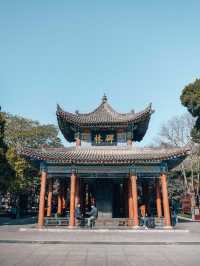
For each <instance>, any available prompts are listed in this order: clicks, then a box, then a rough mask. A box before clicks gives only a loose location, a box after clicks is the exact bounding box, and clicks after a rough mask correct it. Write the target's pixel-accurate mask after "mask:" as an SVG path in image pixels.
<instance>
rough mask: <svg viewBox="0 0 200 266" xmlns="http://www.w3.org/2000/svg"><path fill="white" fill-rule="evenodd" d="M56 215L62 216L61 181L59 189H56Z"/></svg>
mask: <svg viewBox="0 0 200 266" xmlns="http://www.w3.org/2000/svg"><path fill="white" fill-rule="evenodd" d="M57 214H58V215H61V214H62V187H61V181H59V188H58V205H57Z"/></svg>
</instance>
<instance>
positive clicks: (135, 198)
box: [130, 175, 139, 226]
mask: <svg viewBox="0 0 200 266" xmlns="http://www.w3.org/2000/svg"><path fill="white" fill-rule="evenodd" d="M130 180H131V189H132V198H133V219H134V226H138V225H139V220H138V196H137V176H135V175H131V178H130Z"/></svg>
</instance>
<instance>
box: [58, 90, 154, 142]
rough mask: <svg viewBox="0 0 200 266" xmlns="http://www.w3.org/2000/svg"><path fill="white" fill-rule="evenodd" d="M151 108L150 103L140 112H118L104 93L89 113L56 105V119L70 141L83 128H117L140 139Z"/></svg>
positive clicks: (151, 111)
mask: <svg viewBox="0 0 200 266" xmlns="http://www.w3.org/2000/svg"><path fill="white" fill-rule="evenodd" d="M153 112H154V111H153V110H152V107H151V105H149V106H148V107H147V108H146V109H144V110H143V111H141V112H138V113H135V112H133V111H132V112H129V113H118V112H116V111H115V110H114V109H113V108H112V107H111V106H110V104H109V103H108V101H107V97H106V96H105V95H104V97H103V98H102V102H101V104H100V105H99V106H98V107H97V108H96V109H95V110H94V111H93V112H90V113H85V114H82V113H79V112H76V113H70V112H66V111H64V110H63V109H62V108H61V107H60V106H59V105H58V106H57V112H56V114H57V119H58V124H59V127H60V129H61V131H62V133H63V135H64V136H65V138H66V139H67V140H68V141H70V142H72V141H74V140H75V137H74V134H75V132H77V131H81V130H83V129H85V128H86V129H101V128H104V129H105V128H116V129H117V128H118V129H125V130H129V131H131V132H132V133H133V136H132V140H134V141H140V140H141V139H142V138H143V137H144V135H145V133H146V130H147V128H148V124H149V120H150V117H151V114H152V113H153Z"/></svg>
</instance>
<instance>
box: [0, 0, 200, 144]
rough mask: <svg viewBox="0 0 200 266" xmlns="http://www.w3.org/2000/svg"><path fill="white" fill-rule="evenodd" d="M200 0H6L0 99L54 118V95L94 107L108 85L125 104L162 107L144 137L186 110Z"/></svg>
mask: <svg viewBox="0 0 200 266" xmlns="http://www.w3.org/2000/svg"><path fill="white" fill-rule="evenodd" d="M199 10H200V1H198V0H197V1H192V0H190V1H188V0H182V1H181V0H180V1H178V0H174V1H170V0H168V1H162V0H158V1H156V0H146V1H145V0H143V1H142V0H141V1H139V0H138V1H134V0H130V1H128V0H127V1H126V0H124V1H122V0H121V1H117V0H115V1H112V0H110V1H104V0H101V1H95V0H91V1H87V0H85V1H76V0H73V1H67V0H65V1H64V0H63V1H61V0H57V1H54V0H52V1H51V0H49V1H47V0H46V1H45V0H43V1H41V0H40V1H39V0H34V1H27V0H24V1H22V0H21V1H20V0H15V1H14V0H13V1H12V0H7V1H6V0H1V1H0V105H1V106H2V109H3V110H4V111H8V112H10V113H12V114H18V115H22V116H24V117H27V118H31V119H35V120H39V121H40V122H42V123H55V124H56V116H55V111H56V103H59V104H60V105H61V106H62V107H63V108H64V109H65V110H68V111H75V110H79V111H80V112H88V111H92V110H93V109H94V108H95V107H97V105H98V104H99V103H100V101H101V98H102V95H103V93H104V92H105V93H106V94H107V96H108V98H109V102H110V103H111V105H112V106H113V107H114V108H115V109H117V111H119V112H128V111H130V110H131V109H134V110H135V111H140V110H142V109H143V108H145V107H146V106H147V105H148V104H149V103H150V102H152V103H153V108H154V109H155V110H156V112H155V113H154V114H153V116H152V119H151V122H150V126H149V130H148V133H147V135H146V136H145V138H144V140H143V144H144V145H146V144H148V143H151V141H152V139H153V138H154V137H155V136H156V135H157V133H158V131H159V128H160V126H161V124H162V123H163V122H165V121H167V120H168V119H170V118H171V117H173V116H174V115H179V114H182V113H184V112H185V111H186V110H185V108H184V107H182V106H181V104H180V100H179V97H180V94H181V91H182V89H183V88H184V86H185V85H186V84H188V83H189V82H192V81H193V80H194V79H195V78H197V77H199V76H200V15H199V14H200V13H199Z"/></svg>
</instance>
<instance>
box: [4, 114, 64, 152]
mask: <svg viewBox="0 0 200 266" xmlns="http://www.w3.org/2000/svg"><path fill="white" fill-rule="evenodd" d="M5 117H6V125H5V141H6V143H7V145H8V146H9V147H11V146H12V147H13V146H14V147H17V146H26V147H31V148H39V147H41V146H43V145H46V146H49V147H61V146H62V144H61V140H60V138H59V137H58V128H57V127H56V126H54V125H52V124H48V125H41V124H40V123H39V122H38V121H33V120H30V119H26V118H23V117H20V116H13V115H11V114H5Z"/></svg>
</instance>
